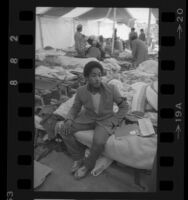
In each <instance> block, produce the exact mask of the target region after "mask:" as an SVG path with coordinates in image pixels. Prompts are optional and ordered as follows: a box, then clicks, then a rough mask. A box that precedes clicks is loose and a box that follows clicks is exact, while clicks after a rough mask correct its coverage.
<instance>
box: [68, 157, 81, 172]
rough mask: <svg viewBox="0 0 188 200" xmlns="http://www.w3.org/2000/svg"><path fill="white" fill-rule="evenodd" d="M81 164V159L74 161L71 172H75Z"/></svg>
mask: <svg viewBox="0 0 188 200" xmlns="http://www.w3.org/2000/svg"><path fill="white" fill-rule="evenodd" d="M82 164H83V160H82V159H81V160H76V161H74V163H73V166H72V168H71V173H72V174H73V173H75V172H76V171H77V170H78V169H79V168H80V167H81V165H82Z"/></svg>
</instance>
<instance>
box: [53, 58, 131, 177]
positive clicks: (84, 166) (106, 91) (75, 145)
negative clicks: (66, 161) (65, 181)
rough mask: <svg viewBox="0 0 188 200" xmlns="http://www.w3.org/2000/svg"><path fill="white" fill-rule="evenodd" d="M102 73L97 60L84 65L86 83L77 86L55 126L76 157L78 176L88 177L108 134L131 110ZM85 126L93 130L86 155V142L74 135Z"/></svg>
mask: <svg viewBox="0 0 188 200" xmlns="http://www.w3.org/2000/svg"><path fill="white" fill-rule="evenodd" d="M103 73H104V70H103V67H102V65H101V64H100V63H99V62H97V61H91V62H89V63H87V64H86V65H85V67H84V71H83V74H84V77H85V79H86V82H87V84H86V85H84V86H81V87H80V88H78V89H77V93H76V96H75V100H74V103H73V106H72V108H71V109H70V111H69V113H68V116H67V119H66V120H65V122H64V124H62V125H61V126H60V127H59V128H58V129H56V130H57V132H59V134H61V136H62V138H63V140H64V143H65V145H66V147H67V150H68V152H69V153H70V155H71V156H72V158H73V160H74V163H73V166H72V169H71V172H72V174H74V177H75V178H76V179H80V178H83V177H85V176H86V175H87V174H88V173H89V172H90V171H91V170H92V169H93V168H94V166H95V163H96V160H97V159H98V158H99V156H100V155H101V154H102V153H103V151H104V148H105V144H106V142H107V140H108V138H109V137H110V136H111V135H112V134H114V130H115V128H116V127H117V126H118V125H120V124H121V122H122V120H123V119H124V117H125V115H126V113H127V112H128V103H127V100H126V98H123V97H122V96H121V95H120V93H119V91H118V89H117V87H115V86H114V85H109V84H106V83H103V82H102V76H103ZM114 103H116V104H117V105H118V107H119V111H118V112H117V113H114V112H113V104H114ZM81 108H82V110H81ZM80 111H81V112H80ZM85 130H94V135H93V141H92V145H91V148H90V153H89V156H88V157H85V147H84V145H82V144H81V143H79V142H78V141H77V140H76V138H75V133H76V132H78V131H85Z"/></svg>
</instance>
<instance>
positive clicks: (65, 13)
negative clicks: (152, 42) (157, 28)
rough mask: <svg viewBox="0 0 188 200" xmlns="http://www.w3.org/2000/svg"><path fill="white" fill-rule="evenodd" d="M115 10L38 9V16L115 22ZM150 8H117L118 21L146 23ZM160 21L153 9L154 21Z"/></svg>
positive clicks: (88, 8)
mask: <svg viewBox="0 0 188 200" xmlns="http://www.w3.org/2000/svg"><path fill="white" fill-rule="evenodd" d="M113 11H114V9H113V8H105V7H104V8H96V7H95V8H93V7H47V8H46V9H45V8H44V7H43V8H42V7H37V14H40V15H45V16H50V17H63V18H75V19H81V20H97V19H101V18H109V19H111V20H113V15H114V12H113ZM148 13H149V9H148V8H116V21H117V22H119V23H125V24H129V21H130V19H138V20H141V21H146V22H147V19H148ZM155 18H157V19H158V9H154V8H152V19H153V20H152V21H154V20H155Z"/></svg>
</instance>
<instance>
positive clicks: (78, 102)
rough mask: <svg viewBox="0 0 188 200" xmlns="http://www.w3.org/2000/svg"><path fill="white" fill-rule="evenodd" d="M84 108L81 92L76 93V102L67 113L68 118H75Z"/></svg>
mask: <svg viewBox="0 0 188 200" xmlns="http://www.w3.org/2000/svg"><path fill="white" fill-rule="evenodd" d="M81 108H82V102H81V100H80V97H79V92H77V93H76V96H75V99H74V103H73V105H72V107H71V109H70V111H69V113H68V115H67V119H71V120H74V119H75V118H76V117H77V115H78V113H79V112H80V110H81Z"/></svg>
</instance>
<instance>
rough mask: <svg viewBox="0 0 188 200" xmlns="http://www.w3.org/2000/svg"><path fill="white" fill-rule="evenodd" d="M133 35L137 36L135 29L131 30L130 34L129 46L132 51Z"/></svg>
mask: <svg viewBox="0 0 188 200" xmlns="http://www.w3.org/2000/svg"><path fill="white" fill-rule="evenodd" d="M132 35H137V32H135V28H134V27H133V28H131V32H130V33H129V45H130V49H132V44H131V37H132Z"/></svg>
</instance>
